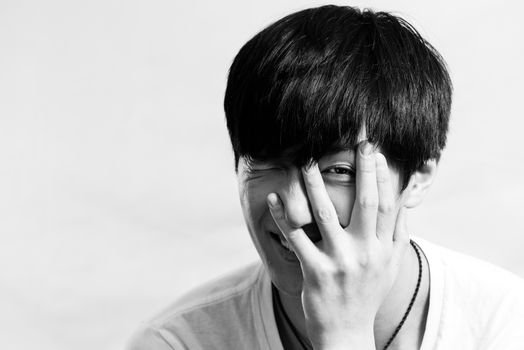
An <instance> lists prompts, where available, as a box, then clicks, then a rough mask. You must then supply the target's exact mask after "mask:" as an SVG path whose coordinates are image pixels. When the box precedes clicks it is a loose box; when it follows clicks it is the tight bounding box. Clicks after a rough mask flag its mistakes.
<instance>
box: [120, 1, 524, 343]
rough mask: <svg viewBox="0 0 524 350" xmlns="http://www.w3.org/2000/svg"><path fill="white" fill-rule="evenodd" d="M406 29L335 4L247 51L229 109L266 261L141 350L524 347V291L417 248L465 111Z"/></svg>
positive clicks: (248, 209) (154, 327)
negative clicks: (422, 207) (410, 217)
mask: <svg viewBox="0 0 524 350" xmlns="http://www.w3.org/2000/svg"><path fill="white" fill-rule="evenodd" d="M451 90H452V89H451V82H450V79H449V76H448V73H447V71H446V68H445V65H444V62H443V60H442V58H441V57H440V56H439V54H438V53H437V52H436V50H435V49H434V48H433V47H431V46H430V44H429V43H427V42H426V41H425V40H424V39H423V38H422V37H421V36H420V35H419V34H418V33H417V31H416V30H415V29H414V28H413V27H411V26H410V25H409V24H408V23H407V22H405V21H404V20H402V19H400V18H398V17H395V16H393V15H390V14H388V13H383V12H377V13H375V12H372V11H369V10H366V11H363V12H362V11H360V10H358V9H354V8H351V7H337V6H324V7H320V8H313V9H308V10H304V11H300V12H297V13H294V14H291V15H289V16H287V17H285V18H283V19H281V20H279V21H278V22H276V23H274V24H272V25H270V26H269V27H267V28H266V29H264V30H263V31H262V32H260V33H259V34H257V35H256V36H255V37H254V38H253V39H251V40H250V41H249V42H248V43H246V44H245V45H244V47H242V49H241V50H240V52H239V53H238V55H237V56H236V58H235V60H234V62H233V64H232V66H231V70H230V73H229V79H228V85H227V90H226V96H225V103H224V106H225V112H226V119H227V127H228V129H229V133H230V137H231V142H232V145H233V150H234V153H235V164H236V171H237V175H238V184H239V193H240V201H241V205H242V209H243V214H244V218H245V221H246V224H247V228H248V230H249V233H250V235H251V238H252V240H253V242H254V244H255V246H256V249H257V251H258V253H259V255H260V257H261V260H262V263H261V264H256V265H252V266H248V267H245V268H243V269H241V270H239V271H237V272H235V273H233V274H231V275H228V276H226V277H224V278H221V279H219V280H216V281H214V282H212V283H210V284H208V285H205V286H203V287H202V288H199V289H197V290H195V291H193V292H191V293H189V294H188V295H187V296H186V297H184V298H182V299H181V300H179V301H178V302H177V303H176V304H175V305H173V306H172V307H170V308H169V309H168V310H166V312H165V313H163V314H162V315H160V316H159V317H157V318H156V319H155V320H153V321H152V322H151V323H150V324H148V325H147V327H145V328H144V330H142V331H141V332H139V333H138V334H137V335H136V336H135V338H134V340H133V342H132V344H131V346H130V348H131V349H158V350H160V349H191V350H195V349H250V350H251V349H286V350H295V349H330V350H331V349H386V348H388V349H403V350H405V349H421V348H422V349H472V350H473V349H475V350H478V349H523V348H524V332H523V331H522V330H521V328H522V325H523V324H524V284H523V282H522V280H521V279H519V278H517V277H515V276H513V275H511V274H510V273H508V272H505V271H503V270H500V269H498V268H496V267H493V266H491V265H489V264H487V263H483V262H480V261H477V260H475V259H473V258H470V257H466V256H463V255H460V254H458V253H454V252H451V251H449V250H446V249H444V248H441V247H438V246H435V245H433V244H431V243H429V242H425V241H423V240H421V239H418V238H414V237H410V235H409V230H408V228H407V227H406V209H407V208H413V207H415V206H417V205H419V204H420V203H421V201H422V199H423V198H424V195H425V194H426V192H427V190H428V188H429V186H430V185H431V183H432V180H433V178H434V176H435V173H436V168H437V163H438V160H439V157H440V153H441V150H442V149H443V148H444V145H445V142H446V132H447V128H448V120H449V114H450V105H451Z"/></svg>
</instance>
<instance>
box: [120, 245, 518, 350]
mask: <svg viewBox="0 0 524 350" xmlns="http://www.w3.org/2000/svg"><path fill="white" fill-rule="evenodd" d="M413 240H414V241H415V242H416V243H418V244H419V246H420V247H421V248H422V250H423V252H424V254H425V255H426V257H427V259H428V263H429V268H430V300H429V311H428V318H427V322H426V329H425V332H424V338H423V341H422V346H421V349H422V350H430V349H431V350H437V349H461V350H468V349H471V350H484V349H486V350H487V349H500V350H512V349H515V350H516V349H519V350H522V349H524V280H523V279H521V278H519V277H517V276H515V275H513V274H511V273H510V272H507V271H505V270H502V269H500V268H498V267H496V266H493V265H491V264H488V263H486V262H483V261H480V260H477V259H475V258H472V257H469V256H466V255H463V254H460V253H456V252H453V251H451V250H448V249H445V248H442V247H439V246H437V245H434V244H432V243H429V242H427V241H424V240H422V239H419V238H413ZM128 349H129V350H146V349H147V350H168V349H169V350H173V349H175V350H181V349H190V350H201V349H202V350H204V349H205V350H209V349H221V350H224V349H227V350H235V349H239V350H245V349H249V350H259V349H260V350H283V347H282V343H281V341H280V337H279V333H278V329H277V325H276V322H275V317H274V314H273V304H272V295H271V281H270V279H269V276H268V274H267V273H266V272H265V269H264V267H263V266H262V264H261V263H256V264H252V265H250V266H247V267H245V268H243V269H241V270H239V271H236V272H234V273H232V274H230V275H228V276H225V277H222V278H220V279H218V280H215V281H213V282H210V283H208V284H206V285H204V286H202V287H200V288H198V289H196V290H194V291H192V292H190V293H189V294H187V295H186V296H185V297H183V298H181V299H180V300H178V301H177V302H176V303H175V304H173V305H172V306H170V307H169V308H168V309H167V310H165V311H164V312H163V313H162V314H160V315H159V316H157V317H156V318H155V319H153V320H152V321H151V322H149V323H148V324H146V325H145V326H144V327H143V329H141V330H140V331H139V332H137V333H136V334H135V336H134V337H133V339H132V341H131V342H130V344H129V346H128Z"/></svg>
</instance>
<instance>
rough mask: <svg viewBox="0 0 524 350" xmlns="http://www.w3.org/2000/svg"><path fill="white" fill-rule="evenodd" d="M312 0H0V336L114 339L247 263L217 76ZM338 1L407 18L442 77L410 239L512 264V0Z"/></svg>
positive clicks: (518, 126)
mask: <svg viewBox="0 0 524 350" xmlns="http://www.w3.org/2000/svg"><path fill="white" fill-rule="evenodd" d="M339 3H341V2H339ZM318 4H321V3H318V2H308V1H301V2H299V1H295V2H287V3H283V2H281V1H277V0H271V1H267V0H266V1H229V0H227V1H206V2H202V1H184V2H182V1H177V0H175V1H173V0H171V1H158V0H154V1H142V2H138V1H113V0H111V1H107V0H105V1H101V0H94V1H82V2H79V1H66V0H63V1H58V0H49V1H37V0H25V1H24V0H22V1H9V0H1V1H0V238H1V241H0V348H2V349H10V350H15V349H53V350H57V349H77V350H82V349H118V348H121V347H122V346H123V344H124V342H125V341H126V339H127V338H128V337H129V335H130V333H131V332H132V331H133V330H134V329H136V327H137V326H138V325H139V322H141V321H143V320H145V319H147V318H149V317H150V316H152V315H153V314H154V313H155V312H157V311H158V310H160V309H161V308H162V307H164V306H166V305H167V304H168V303H169V302H170V301H172V300H173V299H175V298H176V296H177V295H180V293H182V292H183V291H185V290H187V289H188V288H190V287H191V286H194V285H196V284H198V283H201V282H202V281H204V280H206V279H208V278H210V277H212V276H216V275H217V274H220V273H223V272H226V271H228V270H230V269H232V268H234V267H236V266H239V265H241V264H243V263H245V262H247V261H251V260H254V259H256V253H255V251H254V248H252V247H251V242H250V240H249V237H248V235H247V233H246V232H245V231H244V227H243V219H242V216H241V212H240V207H239V204H238V199H237V192H236V182H235V181H236V180H235V174H234V171H233V159H232V152H231V150H230V145H229V143H228V142H229V140H228V136H227V132H226V128H225V123H224V115H223V108H222V100H223V95H224V88H225V84H226V75H227V70H228V68H229V65H230V63H231V62H232V59H233V57H234V55H235V54H236V52H237V51H238V50H239V48H240V47H241V45H243V44H244V43H245V41H247V40H248V39H249V38H250V37H251V36H252V35H254V34H255V33H256V32H257V31H258V30H260V29H261V28H262V27H264V26H266V25H268V24H269V23H271V22H272V21H274V20H277V19H278V18H280V17H282V16H283V15H286V14H288V13H290V12H292V11H295V10H299V9H302V8H305V7H309V6H312V5H318ZM346 4H348V3H346ZM351 4H352V5H358V6H361V7H362V6H365V7H373V8H376V9H381V10H391V11H395V12H396V13H397V14H400V15H402V16H403V17H404V18H406V19H407V20H408V21H410V22H411V23H412V24H414V26H415V27H416V28H418V29H419V30H420V31H421V32H422V33H423V35H424V36H425V37H426V38H428V39H429V41H430V42H431V43H432V44H433V45H434V46H435V47H436V48H437V49H438V50H439V51H440V52H441V54H442V55H443V56H444V58H445V59H446V61H447V62H448V65H449V68H450V72H451V76H452V79H453V81H454V86H455V95H454V105H453V112H452V122H451V126H450V134H449V142H448V146H447V149H446V151H445V153H444V156H443V159H442V162H441V169H440V173H439V177H438V178H437V181H436V183H435V184H434V187H433V189H432V191H431V193H430V195H429V197H428V198H427V200H426V202H425V203H424V205H423V206H422V207H420V208H419V209H417V210H414V211H413V212H412V213H411V216H410V222H411V227H412V233H414V234H417V235H419V236H421V237H423V238H426V239H428V240H431V241H434V242H436V243H439V244H442V245H444V246H447V247H450V248H453V249H456V250H460V251H463V252H466V253H468V254H471V255H474V256H477V257H480V258H482V259H486V260H488V261H491V262H493V263H496V264H498V265H501V266H503V267H505V268H507V269H509V270H511V271H513V272H515V273H517V274H519V275H520V276H524V257H523V255H522V253H521V250H522V248H523V247H524V224H523V220H522V216H523V214H522V212H523V209H524V200H523V197H524V185H523V184H522V181H523V179H524V149H523V147H522V136H523V132H522V128H523V127H524V123H523V118H524V115H523V113H522V103H523V99H524V98H523V89H522V82H523V81H524V68H523V62H524V40H523V34H524V28H523V21H522V8H521V7H520V2H518V1H516V0H515V1H496V2H495V1H493V2H486V1H438V2H436V1H416V2H415V1H411V2H407V1H396V2H394V1H368V2H364V1H354V2H352V3H351Z"/></svg>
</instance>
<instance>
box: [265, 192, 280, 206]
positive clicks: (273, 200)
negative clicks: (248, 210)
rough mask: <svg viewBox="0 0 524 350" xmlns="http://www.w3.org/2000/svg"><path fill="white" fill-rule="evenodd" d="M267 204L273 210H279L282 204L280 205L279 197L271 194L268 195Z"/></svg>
mask: <svg viewBox="0 0 524 350" xmlns="http://www.w3.org/2000/svg"><path fill="white" fill-rule="evenodd" d="M267 203H268V204H269V206H271V207H272V208H279V207H280V203H279V200H278V197H277V194H276V193H270V194H268V195H267Z"/></svg>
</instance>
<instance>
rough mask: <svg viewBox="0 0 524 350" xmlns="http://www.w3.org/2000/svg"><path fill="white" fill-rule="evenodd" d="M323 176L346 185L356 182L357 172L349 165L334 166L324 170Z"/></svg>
mask: <svg viewBox="0 0 524 350" xmlns="http://www.w3.org/2000/svg"><path fill="white" fill-rule="evenodd" d="M322 174H323V175H324V176H327V177H328V178H329V179H332V180H335V181H341V182H346V183H354V182H355V170H354V169H353V168H352V167H350V166H349V165H342V164H338V165H333V166H330V167H328V168H326V169H324V170H322Z"/></svg>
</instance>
